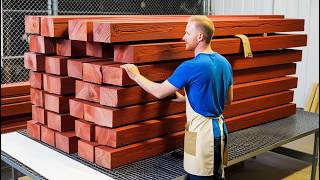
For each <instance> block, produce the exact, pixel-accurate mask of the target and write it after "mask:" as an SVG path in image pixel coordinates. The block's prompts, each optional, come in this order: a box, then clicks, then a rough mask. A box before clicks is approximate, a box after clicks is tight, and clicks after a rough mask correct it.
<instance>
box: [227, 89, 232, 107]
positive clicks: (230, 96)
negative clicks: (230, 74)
mask: <svg viewBox="0 0 320 180" xmlns="http://www.w3.org/2000/svg"><path fill="white" fill-rule="evenodd" d="M232 101H233V85H230V87H229V90H228V98H227V101H226V105H230V104H231V103H232Z"/></svg>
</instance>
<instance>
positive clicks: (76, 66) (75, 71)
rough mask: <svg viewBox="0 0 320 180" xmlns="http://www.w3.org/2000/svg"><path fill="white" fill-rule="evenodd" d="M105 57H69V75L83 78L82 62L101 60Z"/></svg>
mask: <svg viewBox="0 0 320 180" xmlns="http://www.w3.org/2000/svg"><path fill="white" fill-rule="evenodd" d="M101 60H105V59H97V58H93V57H89V58H81V59H69V60H68V66H67V67H68V76H70V77H73V78H77V79H82V76H83V73H82V64H83V63H86V62H94V61H101Z"/></svg>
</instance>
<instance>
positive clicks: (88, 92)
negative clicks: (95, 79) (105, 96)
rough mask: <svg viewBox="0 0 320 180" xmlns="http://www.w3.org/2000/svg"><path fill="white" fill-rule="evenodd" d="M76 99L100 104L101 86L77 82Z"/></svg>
mask: <svg viewBox="0 0 320 180" xmlns="http://www.w3.org/2000/svg"><path fill="white" fill-rule="evenodd" d="M76 98H78V99H83V100H87V101H92V102H100V86H99V85H97V84H93V83H88V82H84V81H79V80H76Z"/></svg>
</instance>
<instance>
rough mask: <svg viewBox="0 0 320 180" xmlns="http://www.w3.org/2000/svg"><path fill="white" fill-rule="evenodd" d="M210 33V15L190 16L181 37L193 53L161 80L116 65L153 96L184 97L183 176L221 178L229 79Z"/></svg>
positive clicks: (230, 90) (228, 69)
mask: <svg viewBox="0 0 320 180" xmlns="http://www.w3.org/2000/svg"><path fill="white" fill-rule="evenodd" d="M213 34H214V25H213V23H212V21H211V20H210V19H209V18H207V17H206V16H191V17H190V19H189V22H188V24H187V26H186V32H185V35H184V37H183V40H184V41H185V43H186V50H190V51H191V50H192V51H194V55H195V57H194V58H193V59H191V60H189V61H185V62H183V63H182V64H181V65H180V66H179V67H178V68H177V69H176V70H175V72H174V73H173V74H172V75H171V76H170V77H169V78H168V79H167V80H166V81H164V82H163V83H155V82H152V81H150V80H148V79H146V78H145V77H143V76H142V75H140V73H139V70H138V68H137V67H136V66H135V65H133V64H125V65H123V66H121V67H122V68H124V69H125V70H126V72H127V73H128V75H129V77H130V78H131V79H133V80H134V81H136V82H137V83H138V84H139V85H140V86H141V87H142V88H143V89H144V90H145V91H147V92H149V93H151V94H153V95H154V96H156V97H157V98H159V99H161V98H164V97H167V96H169V95H171V94H173V93H175V94H176V97H177V98H176V99H173V101H178V102H183V101H185V102H186V114H187V125H186V130H185V144H184V169H185V171H186V172H187V173H188V179H224V169H223V162H224V161H227V159H226V158H224V157H225V156H224V153H225V152H226V153H227V151H225V150H226V144H227V128H226V124H225V121H224V118H223V116H222V113H223V110H224V105H225V104H230V103H231V101H232V99H233V88H232V81H233V80H232V68H231V65H230V64H229V62H228V61H227V60H226V59H225V58H224V57H223V56H221V55H220V54H218V53H216V52H213V51H212V49H211V39H212V37H213ZM181 88H185V96H183V95H181V94H179V93H178V92H177V90H178V89H181Z"/></svg>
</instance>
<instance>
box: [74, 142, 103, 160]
mask: <svg viewBox="0 0 320 180" xmlns="http://www.w3.org/2000/svg"><path fill="white" fill-rule="evenodd" d="M97 146H99V144H98V143H96V142H88V141H85V140H82V139H80V140H78V156H80V157H81V158H83V159H85V160H88V161H90V162H93V163H94V162H95V157H94V156H95V153H94V148H95V147H97Z"/></svg>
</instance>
